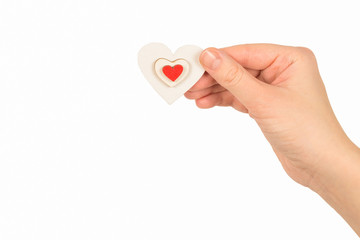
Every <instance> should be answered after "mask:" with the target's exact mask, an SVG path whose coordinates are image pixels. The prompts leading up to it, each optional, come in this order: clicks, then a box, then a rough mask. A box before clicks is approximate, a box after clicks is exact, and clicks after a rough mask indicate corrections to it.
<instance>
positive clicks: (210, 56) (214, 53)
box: [200, 48, 221, 71]
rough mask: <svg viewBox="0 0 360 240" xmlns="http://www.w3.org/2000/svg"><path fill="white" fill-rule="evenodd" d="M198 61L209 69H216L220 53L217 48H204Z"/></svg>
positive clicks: (219, 61) (218, 64) (219, 60)
mask: <svg viewBox="0 0 360 240" xmlns="http://www.w3.org/2000/svg"><path fill="white" fill-rule="evenodd" d="M200 62H201V63H202V64H203V65H204V67H205V68H208V69H209V70H213V71H214V70H216V69H217V68H218V67H219V66H220V63H221V57H220V53H219V51H218V50H217V49H214V48H211V49H206V50H205V51H204V52H203V53H202V54H201V56H200Z"/></svg>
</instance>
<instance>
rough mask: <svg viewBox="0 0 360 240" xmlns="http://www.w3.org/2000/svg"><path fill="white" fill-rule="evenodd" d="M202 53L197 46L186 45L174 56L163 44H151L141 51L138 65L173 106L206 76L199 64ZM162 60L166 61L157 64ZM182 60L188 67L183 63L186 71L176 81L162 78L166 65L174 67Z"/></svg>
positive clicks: (153, 85) (152, 84) (157, 90)
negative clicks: (163, 68)
mask: <svg viewBox="0 0 360 240" xmlns="http://www.w3.org/2000/svg"><path fill="white" fill-rule="evenodd" d="M201 52H202V49H201V48H199V47H197V46H193V45H185V46H182V47H180V48H179V49H178V50H176V52H175V53H174V54H173V53H172V52H171V50H170V49H169V48H168V47H167V46H165V45H164V44H162V43H150V44H148V45H146V46H144V47H143V48H141V49H140V51H139V53H138V63H139V66H140V69H141V71H142V73H143V74H144V76H145V78H146V79H147V80H148V81H149V83H150V84H151V86H152V87H153V88H154V89H155V90H156V92H157V93H158V94H159V95H160V96H161V97H162V98H163V99H164V100H165V101H166V102H167V103H168V104H172V103H173V102H175V101H176V100H177V99H178V98H180V97H181V96H182V95H184V93H185V92H186V91H187V90H189V89H190V88H191V87H192V86H193V85H194V84H195V83H196V82H197V81H198V80H199V79H200V77H201V76H202V75H203V74H204V71H205V70H204V69H203V67H202V66H201V64H200V62H199V57H200V54H201ZM160 59H164V61H161V62H159V63H158V64H156V63H157V61H160ZM180 60H184V61H185V62H186V63H187V64H188V65H186V64H185V63H184V62H181V65H182V66H183V67H184V70H183V73H182V74H181V75H180V76H179V78H178V79H177V80H176V81H174V82H172V81H171V80H169V79H167V78H166V76H162V72H161V71H160V70H162V67H163V66H164V64H165V65H174V63H176V62H179V61H180Z"/></svg>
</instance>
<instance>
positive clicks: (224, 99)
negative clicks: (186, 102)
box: [196, 91, 248, 113]
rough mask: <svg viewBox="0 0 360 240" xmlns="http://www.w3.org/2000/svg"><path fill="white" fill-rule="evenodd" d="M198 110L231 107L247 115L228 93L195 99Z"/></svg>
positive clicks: (243, 107) (243, 108) (244, 109)
mask: <svg viewBox="0 0 360 240" xmlns="http://www.w3.org/2000/svg"><path fill="white" fill-rule="evenodd" d="M196 105H197V106H198V107H199V108H204V109H206V108H212V107H215V106H224V107H227V106H231V107H234V108H235V109H236V110H238V111H240V112H244V113H247V112H248V110H247V109H246V108H245V106H244V105H242V104H241V103H240V102H239V101H238V100H236V99H235V98H234V96H233V95H232V94H231V93H230V92H229V91H223V92H218V93H214V94H210V95H207V96H205V97H203V98H199V99H196Z"/></svg>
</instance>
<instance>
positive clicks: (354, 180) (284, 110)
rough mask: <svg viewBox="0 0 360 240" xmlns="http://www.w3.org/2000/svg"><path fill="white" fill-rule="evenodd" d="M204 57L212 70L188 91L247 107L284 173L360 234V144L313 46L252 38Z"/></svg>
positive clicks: (201, 99) (209, 103)
mask: <svg viewBox="0 0 360 240" xmlns="http://www.w3.org/2000/svg"><path fill="white" fill-rule="evenodd" d="M200 62H201V64H202V65H203V67H204V68H205V70H206V73H205V74H204V75H203V76H202V78H201V79H200V80H199V81H198V82H197V83H196V84H195V85H194V86H193V87H192V88H191V89H190V90H189V91H188V92H186V93H185V97H187V98H188V99H194V100H195V101H196V105H197V106H198V107H199V108H212V107H215V106H230V107H233V108H234V109H236V110H238V111H240V112H244V113H248V114H249V116H250V117H251V118H253V119H254V120H255V121H256V122H257V124H258V125H259V127H260V128H261V130H262V132H263V134H264V136H265V137H266V139H267V140H268V141H269V143H270V144H271V146H272V148H273V150H274V152H275V154H276V155H277V157H278V158H279V160H280V162H281V164H282V166H283V168H284V170H285V171H286V173H287V174H288V175H289V176H290V177H291V178H292V179H293V180H294V181H296V182H298V183H300V184H302V185H304V186H306V187H309V188H310V189H312V190H313V191H315V192H316V193H318V194H319V195H320V196H321V197H322V198H323V199H324V200H325V201H327V202H328V203H329V204H330V205H331V206H332V207H333V208H334V209H335V210H336V211H337V212H338V213H339V214H340V215H341V216H342V217H343V218H344V219H345V220H346V221H347V222H348V223H349V225H350V226H351V227H352V228H353V229H354V231H355V232H356V233H357V234H358V235H359V236H360V149H359V148H358V147H357V146H356V145H355V144H354V143H353V142H351V140H350V139H349V138H348V137H347V135H346V134H345V132H344V131H343V129H342V128H341V126H340V124H339V122H338V121H337V119H336V117H335V114H334V112H333V110H332V108H331V105H330V103H329V100H328V97H327V94H326V90H325V87H324V84H323V81H322V79H321V76H320V74H319V70H318V67H317V63H316V58H315V56H314V54H313V53H312V52H311V51H310V50H308V49H306V48H299V47H288V46H279V45H272V44H248V45H238V46H232V47H227V48H222V49H216V48H209V49H206V50H204V51H203V53H202V54H201V56H200Z"/></svg>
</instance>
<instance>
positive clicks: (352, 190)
mask: <svg viewBox="0 0 360 240" xmlns="http://www.w3.org/2000/svg"><path fill="white" fill-rule="evenodd" d="M330 155H331V156H330ZM330 155H329V156H328V157H330V158H331V159H329V161H328V165H327V166H325V167H323V168H322V170H321V171H319V172H318V173H317V175H316V176H315V177H314V182H313V184H312V186H311V188H312V189H313V190H314V191H315V192H317V193H318V194H319V195H320V196H321V197H322V198H323V199H324V200H325V201H326V202H327V203H328V204H329V205H330V206H332V207H333V208H334V209H335V210H336V211H337V212H338V213H339V214H340V215H341V216H342V217H343V218H344V219H345V221H346V222H347V223H348V224H349V225H350V226H351V227H352V228H353V230H354V231H355V232H356V233H357V234H358V235H359V236H360V149H359V148H358V147H357V146H355V145H354V144H353V143H352V142H351V141H350V140H348V141H347V143H346V144H342V145H341V146H339V148H338V149H337V150H336V153H334V151H331V154H330Z"/></svg>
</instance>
